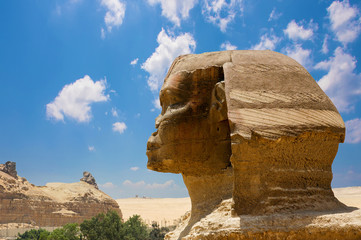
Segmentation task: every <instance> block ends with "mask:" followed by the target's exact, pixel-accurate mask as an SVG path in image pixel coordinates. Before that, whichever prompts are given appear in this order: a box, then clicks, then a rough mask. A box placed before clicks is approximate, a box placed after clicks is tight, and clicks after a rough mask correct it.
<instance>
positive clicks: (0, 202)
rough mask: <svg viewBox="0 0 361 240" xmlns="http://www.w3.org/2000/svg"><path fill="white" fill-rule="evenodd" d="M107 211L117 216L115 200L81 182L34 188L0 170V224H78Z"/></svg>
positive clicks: (41, 225)
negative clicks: (111, 211)
mask: <svg viewBox="0 0 361 240" xmlns="http://www.w3.org/2000/svg"><path fill="white" fill-rule="evenodd" d="M109 210H114V211H116V212H118V213H119V214H120V216H121V211H120V209H119V206H118V204H117V202H116V201H115V200H113V199H112V198H111V197H109V196H108V195H106V194H105V193H103V192H101V191H100V190H98V189H97V188H95V187H94V186H93V185H90V184H88V183H85V182H83V181H80V182H77V183H48V184H46V186H40V187H38V186H35V185H33V184H31V183H29V182H28V181H27V180H26V179H25V178H20V177H19V178H14V177H13V176H12V175H10V174H8V173H5V172H4V171H0V224H6V223H28V224H33V225H35V226H40V227H44V226H48V227H49V226H62V225H64V224H66V223H73V222H76V223H81V222H82V221H84V220H85V219H89V218H92V217H93V216H95V215H97V214H98V213H101V212H107V211H109Z"/></svg>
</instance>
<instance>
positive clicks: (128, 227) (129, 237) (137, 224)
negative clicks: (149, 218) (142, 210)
mask: <svg viewBox="0 0 361 240" xmlns="http://www.w3.org/2000/svg"><path fill="white" fill-rule="evenodd" d="M123 231H124V235H123V237H124V239H125V240H145V239H147V237H148V231H147V225H145V224H144V223H143V222H142V219H141V218H140V216H139V215H133V216H132V217H130V218H129V219H128V220H127V221H126V222H125V223H124V228H123Z"/></svg>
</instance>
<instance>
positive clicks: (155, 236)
mask: <svg viewBox="0 0 361 240" xmlns="http://www.w3.org/2000/svg"><path fill="white" fill-rule="evenodd" d="M168 232H169V228H167V227H161V228H159V225H158V224H157V223H152V230H151V231H150V233H149V239H150V240H162V239H164V236H165V235H166V234H167V233H168Z"/></svg>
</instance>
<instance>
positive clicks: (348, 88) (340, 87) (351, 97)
mask: <svg viewBox="0 0 361 240" xmlns="http://www.w3.org/2000/svg"><path fill="white" fill-rule="evenodd" d="M315 69H323V70H327V71H328V73H327V74H326V75H324V76H323V77H322V78H321V79H320V80H319V81H318V84H319V85H320V87H321V88H322V89H323V91H325V92H326V93H327V95H328V96H329V97H330V98H331V100H332V101H333V103H334V104H335V105H336V107H337V108H338V110H339V111H341V112H349V111H351V110H353V109H354V103H355V102H356V100H357V98H359V97H360V95H361V74H356V73H354V70H355V69H356V59H355V58H354V57H353V56H351V55H350V54H347V53H345V52H344V51H343V50H342V48H341V47H338V48H336V50H335V52H334V56H333V57H330V59H329V60H327V61H323V62H320V63H318V64H317V65H316V66H315Z"/></svg>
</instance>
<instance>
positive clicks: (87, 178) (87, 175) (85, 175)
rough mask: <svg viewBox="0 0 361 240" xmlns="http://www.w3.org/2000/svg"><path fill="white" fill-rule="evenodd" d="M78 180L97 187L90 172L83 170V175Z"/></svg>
mask: <svg viewBox="0 0 361 240" xmlns="http://www.w3.org/2000/svg"><path fill="white" fill-rule="evenodd" d="M80 181H83V182H86V183H88V184H90V185H93V186H94V187H95V188H96V189H99V188H98V184H97V183H96V182H95V178H94V177H93V175H92V174H91V173H90V172H86V171H85V172H83V177H82V178H81V179H80Z"/></svg>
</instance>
